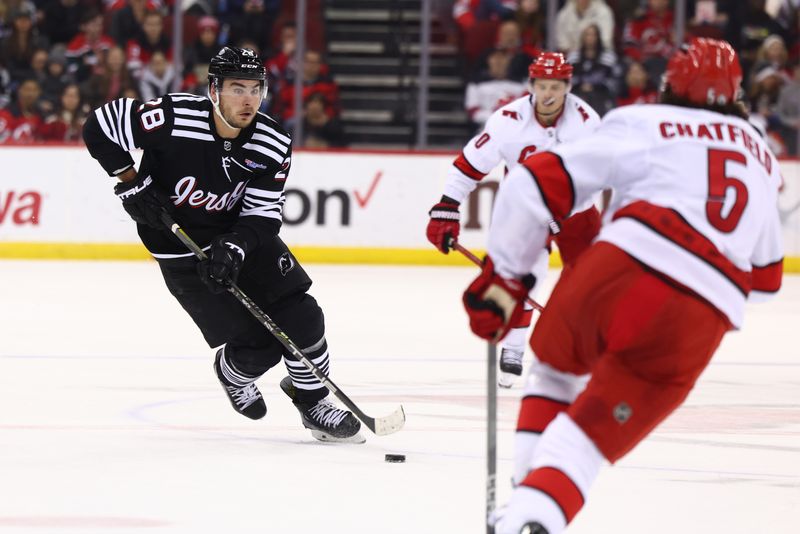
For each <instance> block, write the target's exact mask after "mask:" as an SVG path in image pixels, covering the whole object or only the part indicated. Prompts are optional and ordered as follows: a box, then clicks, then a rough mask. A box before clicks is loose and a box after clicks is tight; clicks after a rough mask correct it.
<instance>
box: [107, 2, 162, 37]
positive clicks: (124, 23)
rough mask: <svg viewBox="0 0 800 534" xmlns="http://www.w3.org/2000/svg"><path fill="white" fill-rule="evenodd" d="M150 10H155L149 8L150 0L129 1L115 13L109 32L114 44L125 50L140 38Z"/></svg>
mask: <svg viewBox="0 0 800 534" xmlns="http://www.w3.org/2000/svg"><path fill="white" fill-rule="evenodd" d="M149 9H150V10H152V9H154V8H152V7H149V6H148V0H128V1H127V4H126V5H125V7H123V8H121V9H118V10H117V11H115V12H114V15H113V16H112V17H111V27H110V28H109V31H108V33H109V34H110V35H111V38H112V39H114V42H115V43H117V44H118V45H119V46H121V47H122V48H123V49H124V48H125V47H126V46H127V45H128V42H129V41H130V40H131V39H135V38H136V37H138V36H139V34H140V32H141V29H142V24H143V23H144V16H145V14H146V13H147V11H148V10H149Z"/></svg>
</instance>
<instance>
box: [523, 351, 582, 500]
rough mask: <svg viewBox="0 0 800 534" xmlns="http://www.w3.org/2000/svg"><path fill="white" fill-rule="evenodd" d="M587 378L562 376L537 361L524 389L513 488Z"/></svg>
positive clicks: (528, 468)
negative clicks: (545, 432)
mask: <svg viewBox="0 0 800 534" xmlns="http://www.w3.org/2000/svg"><path fill="white" fill-rule="evenodd" d="M587 381H588V377H586V376H583V377H579V376H575V375H572V374H569V373H562V372H560V371H557V370H556V369H554V368H553V367H551V366H549V365H547V364H545V363H542V362H540V361H538V360H534V362H533V365H532V366H531V372H530V374H529V375H528V380H527V383H526V385H525V392H524V395H523V398H522V405H521V407H520V411H519V417H518V418H517V432H516V434H515V437H514V474H513V478H512V480H513V483H514V485H517V484H519V483H520V482H522V480H523V479H524V478H525V476H526V475H527V474H528V472H529V471H530V469H531V460H532V458H533V456H534V454H535V452H536V449H537V446H538V444H539V441H540V439H541V436H542V433H543V432H544V431H545V429H546V428H547V426H548V425H549V424H550V423H551V422H552V421H553V420H554V419H555V418H556V416H557V415H558V414H559V413H561V412H563V411H566V410H567V408H569V406H570V404H572V401H574V400H575V398H576V397H577V396H578V395H579V394H580V392H581V391H583V389H584V388H585V387H586V382H587Z"/></svg>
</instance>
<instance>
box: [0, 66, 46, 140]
mask: <svg viewBox="0 0 800 534" xmlns="http://www.w3.org/2000/svg"><path fill="white" fill-rule="evenodd" d="M41 94H42V91H41V89H40V87H39V82H37V81H36V80H34V79H31V78H29V79H24V80H22V81H21V82H20V84H19V87H17V94H16V100H15V101H14V102H13V103H12V104H10V105H9V106H7V107H6V108H4V109H0V144H13V143H27V142H30V141H36V140H37V139H38V138H39V130H40V129H41V127H42V115H41V112H40V111H39V106H38V102H39V97H40V96H41Z"/></svg>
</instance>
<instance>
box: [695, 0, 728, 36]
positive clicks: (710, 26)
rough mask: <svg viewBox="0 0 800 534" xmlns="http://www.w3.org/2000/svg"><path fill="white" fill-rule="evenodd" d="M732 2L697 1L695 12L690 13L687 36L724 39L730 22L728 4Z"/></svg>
mask: <svg viewBox="0 0 800 534" xmlns="http://www.w3.org/2000/svg"><path fill="white" fill-rule="evenodd" d="M731 1H732V0H697V1H696V2H695V3H694V12H692V11H691V6H690V12H689V20H688V23H687V34H688V35H691V36H692V37H710V38H711V39H724V38H725V29H726V28H727V26H728V22H729V20H730V14H729V9H730V6H729V5H728V4H730V3H731Z"/></svg>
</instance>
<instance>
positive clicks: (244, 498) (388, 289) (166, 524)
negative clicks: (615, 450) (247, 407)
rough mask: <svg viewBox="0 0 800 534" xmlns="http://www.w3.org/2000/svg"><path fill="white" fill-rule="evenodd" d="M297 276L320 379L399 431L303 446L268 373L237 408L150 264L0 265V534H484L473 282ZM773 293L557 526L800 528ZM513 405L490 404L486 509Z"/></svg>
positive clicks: (796, 391) (507, 461) (798, 422)
mask: <svg viewBox="0 0 800 534" xmlns="http://www.w3.org/2000/svg"><path fill="white" fill-rule="evenodd" d="M308 270H309V271H310V273H311V275H312V276H313V277H314V279H315V284H314V287H313V288H312V289H313V290H312V293H313V294H314V295H315V296H316V297H317V298H318V300H319V301H320V303H321V304H322V306H323V308H324V309H325V312H326V318H327V324H328V339H329V342H330V347H331V355H332V369H333V374H332V377H333V379H334V381H336V382H337V383H338V384H339V385H340V386H341V387H342V388H343V389H344V390H345V391H346V393H347V394H348V395H349V396H350V397H351V398H352V399H354V400H355V401H356V402H357V403H358V404H359V405H360V406H361V407H362V409H363V410H364V411H366V412H367V413H368V414H371V415H384V414H387V413H389V412H391V411H392V410H394V409H395V408H396V407H397V406H398V405H399V404H402V405H403V406H404V407H405V410H406V413H407V415H408V422H407V424H406V427H405V429H404V430H402V431H401V432H399V433H397V434H394V435H391V436H387V437H383V438H379V437H376V436H373V435H368V441H367V443H366V444H364V445H332V444H323V443H319V442H316V441H315V440H314V439H313V438H311V436H310V434H309V433H308V431H306V430H304V429H303V428H302V427H301V425H300V421H299V416H298V414H297V413H296V411H295V410H294V408H293V407H292V406H291V404H290V403H289V401H288V400H287V399H286V398H285V397H284V396H283V394H282V393H281V392H280V390H279V389H278V387H277V384H278V382H279V380H280V379H281V378H282V377H283V376H284V372H285V371H284V369H283V366H282V365H281V366H280V368H275V369H273V370H272V371H271V372H269V373H268V374H267V375H266V376H265V377H264V378H262V379H261V381H260V382H259V385H260V387H261V390H262V391H263V392H264V394H265V397H266V401H267V404H268V407H269V413H268V414H267V416H266V418H265V419H263V420H261V421H256V422H253V421H250V420H247V419H245V418H243V417H241V416H240V415H238V414H236V413H235V412H234V411H233V410H232V409H231V407H230V405H229V404H228V401H227V399H226V398H225V396H224V393H223V391H222V389H221V388H220V386H219V384H218V382H217V380H216V377H215V375H214V373H213V371H212V368H211V363H212V359H213V352H212V351H211V350H210V349H209V348H208V347H207V346H205V344H204V342H203V340H202V338H201V336H200V334H199V332H198V331H197V330H196V328H195V326H194V325H193V323H191V321H190V320H189V318H188V317H187V316H186V315H185V314H184V313H183V311H182V310H181V309H180V307H179V306H178V304H177V303H176V302H175V301H173V299H172V297H171V296H170V295H169V294H168V293H167V291H166V289H165V288H164V287H163V283H162V281H161V278H160V274H159V272H158V269H157V267H156V265H155V264H154V263H152V262H140V263H137V262H133V263H126V262H22V261H5V262H0V302H1V303H2V304H1V305H0V532H2V533H4V534H11V533H15V534H16V533H22V534H30V533H34V532H45V533H55V534H58V533H62V532H64V533H76V532H85V533H90V534H91V533H100V532H102V533H115V532H120V533H123V532H124V533H134V532H136V533H139V532H141V533H154V534H156V533H162V532H163V533H171V534H172V533H187V534H188V533H191V534H200V533H226V534H227V533H256V532H257V533H281V534H283V533H299V534H306V533H308V534H312V533H313V534H318V533H322V532H327V533H347V534H361V533H364V534H367V533H370V534H372V533H376V534H387V533H398V534H399V533H403V534H407V533H408V534H411V533H413V534H418V533H432V534H434V533H435V534H439V533H459V534H468V533H475V534H478V533H482V532H484V527H483V522H482V521H483V513H484V512H483V508H484V484H485V447H484V444H485V402H484V401H485V378H484V377H485V353H486V348H485V345H484V344H483V343H482V342H480V341H478V340H477V339H476V338H474V337H473V336H472V335H471V334H470V333H469V330H468V327H467V323H466V319H465V315H464V313H463V311H462V309H461V305H460V296H461V291H462V290H463V288H464V287H465V285H466V284H467V282H468V281H469V280H470V279H471V278H472V277H473V276H474V274H475V271H474V270H473V269H470V268H421V267H366V266H355V267H354V266H321V265H311V266H308ZM556 274H557V273H555V272H551V273H550V277H549V281H550V282H551V283H552V281H554V280H555V277H556ZM784 284H785V286H784V289H783V291H782V292H781V294H780V295H779V296H778V297H777V299H776V300H774V301H773V302H771V303H768V304H763V305H753V306H751V307H750V309H749V310H748V316H747V319H746V324H745V327H744V329H743V331H742V332H740V333H736V334H730V335H728V337H727V338H726V339H725V341H724V343H723V345H722V347H721V348H720V350H719V351H718V353H717V356H716V357H715V359H714V360H713V363H712V364H711V366H710V367H709V368H708V370H707V371H706V372H705V374H704V375H703V376H702V378H701V380H700V382H699V384H698V386H697V388H696V389H695V391H694V392H693V394H692V395H691V396H690V398H689V399H688V401H687V403H686V405H685V406H683V407H682V408H681V409H679V410H678V411H677V412H676V413H675V414H674V415H673V416H672V417H671V418H669V419H668V420H667V421H666V422H665V423H664V425H662V426H661V427H660V428H659V429H658V430H657V431H656V432H655V433H654V434H653V435H652V436H650V437H649V438H648V439H647V440H646V441H645V442H644V443H642V444H641V445H640V446H639V447H638V448H637V449H635V450H634V451H633V452H632V453H631V454H630V455H629V456H627V457H626V458H625V459H624V460H623V461H621V462H620V463H619V464H618V465H617V466H615V467H613V468H611V467H606V468H605V469H604V470H603V471H602V474H601V475H600V478H599V479H598V481H597V482H596V484H595V485H594V487H593V489H592V492H591V494H590V496H589V499H588V503H587V506H586V507H585V508H584V510H583V511H582V512H581V513H580V515H579V516H578V518H577V519H576V520H575V522H574V523H573V525H572V526H571V528H570V529H569V531H568V532H569V533H570V534H572V533H574V534H581V533H583V534H588V533H591V534H603V533H608V534H611V533H613V534H620V533H637V534H638V533H649V534H666V533H670V534H671V533H673V532H680V533H682V534H694V533H697V534H700V533H702V534H708V533H725V534H745V533H747V534H753V533H758V534H761V533H769V534H795V533H797V532H800V348H798V346H800V343H798V341H799V340H800V332H799V331H798V330H799V329H800V278H798V277H791V276H787V277H786V279H785V282H784ZM575 305H576V306H580V303H579V302H576V303H575ZM527 357H528V358H530V355H528V356H527ZM518 395H519V388H517V389H514V390H511V391H503V392H501V402H500V423H499V426H500V436H499V457H500V458H499V476H498V492H499V501H500V502H502V501H504V500H505V499H506V498H507V496H508V495H509V493H510V488H509V484H508V482H507V481H508V480H509V477H510V470H511V457H512V435H513V427H514V423H515V418H516V414H517V397H518ZM385 453H401V454H405V455H406V457H407V461H406V463H405V464H387V463H385V462H384V454H385Z"/></svg>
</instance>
